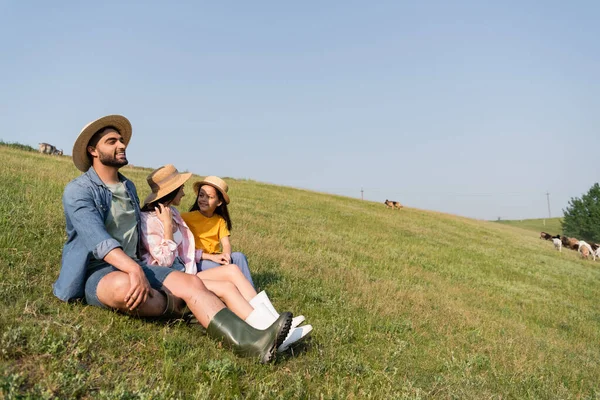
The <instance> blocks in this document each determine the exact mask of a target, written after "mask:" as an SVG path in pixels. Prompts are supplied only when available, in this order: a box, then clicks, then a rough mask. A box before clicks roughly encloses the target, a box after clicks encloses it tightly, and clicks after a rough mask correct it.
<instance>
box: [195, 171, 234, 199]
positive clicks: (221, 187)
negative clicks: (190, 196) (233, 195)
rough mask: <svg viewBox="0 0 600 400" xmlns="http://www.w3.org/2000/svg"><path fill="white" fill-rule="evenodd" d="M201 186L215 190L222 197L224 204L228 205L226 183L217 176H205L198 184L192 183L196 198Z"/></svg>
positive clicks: (227, 187)
mask: <svg viewBox="0 0 600 400" xmlns="http://www.w3.org/2000/svg"><path fill="white" fill-rule="evenodd" d="M202 185H209V186H212V187H214V188H215V189H217V190H218V191H219V192H221V194H222V195H223V199H224V200H225V204H229V195H228V194H227V191H228V190H229V186H227V183H225V181H224V180H223V179H221V178H219V177H218V176H207V177H206V178H204V179H203V180H201V181H199V182H194V192H196V196H198V191H199V190H200V186H202Z"/></svg>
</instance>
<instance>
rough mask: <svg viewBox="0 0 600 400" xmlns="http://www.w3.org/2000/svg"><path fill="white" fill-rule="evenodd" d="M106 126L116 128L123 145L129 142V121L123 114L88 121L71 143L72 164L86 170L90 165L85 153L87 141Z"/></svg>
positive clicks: (83, 170)
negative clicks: (72, 143) (73, 142)
mask: <svg viewBox="0 0 600 400" xmlns="http://www.w3.org/2000/svg"><path fill="white" fill-rule="evenodd" d="M107 126H114V127H115V128H117V130H118V131H119V133H120V134H121V137H122V138H123V141H124V142H125V145H127V144H128V143H129V139H131V123H130V122H129V120H128V119H127V118H125V117H124V116H122V115H107V116H106V117H102V118H99V119H97V120H95V121H92V122H90V123H89V124H87V125H86V126H84V127H83V129H82V130H81V132H80V133H79V136H78V137H77V140H75V144H74V145H73V164H75V166H76V167H77V169H78V170H80V171H82V172H86V171H87V170H88V169H90V167H91V166H92V164H91V162H90V159H89V158H88V155H87V146H88V143H89V142H90V139H91V138H92V136H94V134H95V133H96V132H98V131H99V130H100V129H103V128H106V127H107Z"/></svg>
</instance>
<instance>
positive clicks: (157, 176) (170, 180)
mask: <svg viewBox="0 0 600 400" xmlns="http://www.w3.org/2000/svg"><path fill="white" fill-rule="evenodd" d="M191 176H192V173H191V172H184V173H183V174H181V173H179V171H177V168H175V166H174V165H173V164H167V165H165V166H164V167H160V168H158V169H155V170H154V171H152V173H151V174H150V175H148V177H147V178H146V180H147V181H148V185H150V189H152V193H150V194H149V195H148V197H146V200H144V205H146V204H149V203H152V202H153V201H155V200H158V199H160V198H161V197H164V196H166V195H168V194H169V193H171V192H172V191H173V190H175V189H177V188H178V187H179V186H181V185H183V184H184V183H185V182H186V181H187V180H188V179H190V177H191Z"/></svg>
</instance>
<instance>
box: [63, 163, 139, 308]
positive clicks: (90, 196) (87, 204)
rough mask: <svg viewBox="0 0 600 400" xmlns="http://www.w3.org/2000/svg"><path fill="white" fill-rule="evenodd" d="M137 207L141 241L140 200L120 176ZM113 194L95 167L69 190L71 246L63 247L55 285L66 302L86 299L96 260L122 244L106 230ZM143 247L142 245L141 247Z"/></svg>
mask: <svg viewBox="0 0 600 400" xmlns="http://www.w3.org/2000/svg"><path fill="white" fill-rule="evenodd" d="M119 181H121V182H123V183H124V184H125V188H126V190H127V194H129V198H130V199H132V200H133V201H132V203H133V204H134V209H135V216H136V219H137V230H138V238H141V237H142V235H141V230H140V204H139V203H140V200H139V198H138V195H137V192H136V190H135V185H134V184H133V182H131V181H129V180H128V179H127V178H125V177H124V176H123V175H121V174H119ZM111 200H112V193H111V191H110V190H109V189H108V188H107V187H106V185H105V184H104V182H102V181H101V180H100V178H99V177H98V174H97V173H96V171H94V168H90V169H89V170H88V171H87V172H86V173H84V174H83V175H81V176H79V177H77V178H75V179H73V180H72V181H71V182H69V183H68V184H67V186H66V187H65V191H64V193H63V198H62V202H63V208H64V210H65V219H66V222H67V243H65V246H64V247H63V253H62V262H61V267H60V274H59V276H58V279H57V280H56V282H54V285H53V289H54V290H53V291H54V295H55V296H56V297H58V298H59V299H61V300H63V301H69V300H74V299H80V298H83V297H84V292H85V280H86V273H87V267H88V263H89V261H90V260H91V259H92V257H94V258H96V259H98V260H102V259H104V257H106V255H107V254H108V253H109V252H110V251H111V250H113V249H114V248H117V247H121V245H120V244H119V242H118V241H117V240H116V239H114V238H113V237H112V236H110V234H109V233H108V232H107V231H106V228H105V226H104V221H105V220H106V217H107V216H108V214H109V213H110V206H111ZM138 248H139V244H138Z"/></svg>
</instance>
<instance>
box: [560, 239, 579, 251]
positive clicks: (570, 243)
mask: <svg viewBox="0 0 600 400" xmlns="http://www.w3.org/2000/svg"><path fill="white" fill-rule="evenodd" d="M560 240H561V242H562V245H563V247H566V248H567V249H571V250H579V240H577V239H575V238H570V237H567V236H562V237H561V238H560Z"/></svg>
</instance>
